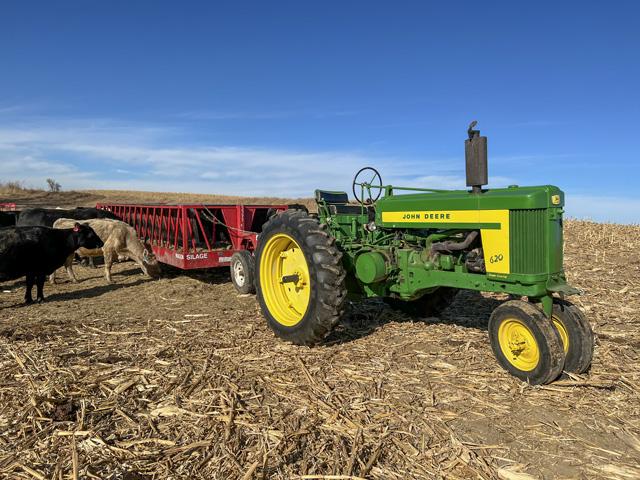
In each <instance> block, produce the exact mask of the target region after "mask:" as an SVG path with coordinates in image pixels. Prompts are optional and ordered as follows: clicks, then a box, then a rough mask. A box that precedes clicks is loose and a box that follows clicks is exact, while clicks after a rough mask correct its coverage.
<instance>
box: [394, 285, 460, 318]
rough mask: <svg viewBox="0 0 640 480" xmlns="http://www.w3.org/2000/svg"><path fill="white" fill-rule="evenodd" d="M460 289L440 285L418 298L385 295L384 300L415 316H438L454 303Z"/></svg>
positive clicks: (396, 308) (395, 308)
mask: <svg viewBox="0 0 640 480" xmlns="http://www.w3.org/2000/svg"><path fill="white" fill-rule="evenodd" d="M459 291H460V290H459V289H457V288H450V287H440V288H438V289H437V290H435V291H433V292H431V293H427V294H426V295H423V296H422V297H420V298H418V299H416V300H411V301H405V300H400V299H398V298H391V297H385V299H384V301H385V303H386V304H387V305H389V306H390V307H391V308H393V309H394V310H399V311H401V312H402V313H405V314H407V315H409V316H411V317H414V318H427V317H437V316H439V315H440V314H441V313H442V312H443V311H444V310H446V309H447V308H448V307H449V306H450V305H451V304H452V303H453V301H454V300H455V298H456V295H457V294H458V292H459Z"/></svg>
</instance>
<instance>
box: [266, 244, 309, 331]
mask: <svg viewBox="0 0 640 480" xmlns="http://www.w3.org/2000/svg"><path fill="white" fill-rule="evenodd" d="M259 268H260V288H261V290H262V296H263V298H264V302H265V304H266V306H267V308H268V309H269V312H270V313H271V315H272V316H273V318H274V319H275V320H276V321H277V322H278V323H281V324H282V325H285V326H287V327H292V326H294V325H296V324H297V323H298V322H300V321H301V320H302V318H303V317H304V314H305V313H306V312H307V308H308V306H309V297H310V293H311V286H310V285H309V267H308V266H307V261H306V259H305V258H304V253H303V252H302V249H301V248H300V245H298V243H297V242H296V241H295V240H294V239H293V238H291V237H290V236H289V235H287V234H284V233H279V234H276V235H274V236H273V237H271V238H270V239H269V240H268V241H267V243H266V245H265V246H264V249H263V250H262V255H261V257H260V265H259Z"/></svg>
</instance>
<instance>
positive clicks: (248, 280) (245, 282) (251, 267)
mask: <svg viewBox="0 0 640 480" xmlns="http://www.w3.org/2000/svg"><path fill="white" fill-rule="evenodd" d="M229 269H230V270H231V283H233V286H234V287H235V289H236V290H237V291H238V293H240V294H249V293H256V287H255V275H256V274H255V270H256V267H255V260H254V258H253V255H251V253H249V252H247V251H246V250H241V251H239V252H236V253H234V254H233V255H232V256H231V265H229Z"/></svg>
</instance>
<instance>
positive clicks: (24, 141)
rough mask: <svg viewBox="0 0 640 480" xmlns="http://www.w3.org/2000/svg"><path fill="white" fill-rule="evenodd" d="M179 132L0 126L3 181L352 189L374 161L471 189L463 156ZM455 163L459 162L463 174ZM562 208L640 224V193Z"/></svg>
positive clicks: (436, 183)
mask: <svg viewBox="0 0 640 480" xmlns="http://www.w3.org/2000/svg"><path fill="white" fill-rule="evenodd" d="M182 133H183V132H182V131H180V130H178V129H175V128H158V127H155V126H151V127H150V126H147V125H138V124H132V123H122V122H115V121H113V120H108V119H107V120H103V119H99V120H91V119H89V120H85V121H83V122H78V121H64V120H56V121H51V120H48V121H43V120H38V121H34V122H31V123H23V124H18V125H17V126H16V125H15V124H12V125H11V126H9V127H3V126H2V125H0V165H1V168H0V180H3V181H7V180H18V181H25V182H26V183H27V185H30V186H40V187H43V186H45V180H46V178H49V177H51V178H54V179H55V180H56V181H58V182H59V183H61V184H62V186H63V188H65V189H82V188H90V189H100V188H105V189H122V190H150V191H179V192H202V193H219V194H229V195H232V194H235V195H251V196H283V197H308V196H311V195H312V194H313V190H314V189H316V188H323V189H331V190H346V191H348V192H350V191H351V181H352V178H353V175H354V174H355V172H356V171H357V170H358V169H360V168H361V167H362V166H366V165H372V166H374V167H376V168H378V169H379V170H380V172H381V174H382V177H383V181H384V183H385V184H394V185H401V186H409V187H421V188H435V189H464V188H465V179H464V174H463V172H464V170H463V169H464V162H463V159H450V158H438V159H430V160H420V161H417V160H415V159H407V158H395V157H380V156H369V155H365V154H363V153H362V152H357V151H319V152H318V151H316V152H305V151H293V150H285V149H270V148H261V147H252V146H229V145H219V146H193V145H189V144H187V143H185V142H184V141H181V140H180V136H181V134H182ZM167 145H171V146H170V147H168V146H167ZM505 158H506V157H505ZM503 160H504V158H503ZM455 162H459V165H458V164H457V163H455ZM452 164H455V165H456V167H457V166H459V170H460V174H457V173H455V172H457V171H458V169H457V168H454V169H452V168H451V165H452ZM406 172H411V174H407V173H406ZM490 180H491V184H490V186H491V187H504V186H507V185H510V184H515V183H520V182H518V181H517V179H513V178H508V177H498V176H492V177H491V178H490ZM566 210H567V213H568V215H570V216H573V217H577V218H592V219H595V220H599V221H617V222H627V223H638V222H640V199H630V198H622V197H620V198H618V197H598V196H587V195H580V194H576V195H571V194H568V195H567V207H566Z"/></svg>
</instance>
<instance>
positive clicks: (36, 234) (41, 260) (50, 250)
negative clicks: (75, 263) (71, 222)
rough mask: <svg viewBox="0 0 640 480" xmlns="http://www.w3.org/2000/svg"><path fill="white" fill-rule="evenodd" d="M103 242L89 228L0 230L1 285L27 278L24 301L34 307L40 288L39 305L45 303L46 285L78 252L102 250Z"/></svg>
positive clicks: (9, 228) (19, 228)
mask: <svg viewBox="0 0 640 480" xmlns="http://www.w3.org/2000/svg"><path fill="white" fill-rule="evenodd" d="M102 246H103V243H102V240H100V237H98V235H96V232H94V231H93V229H92V228H91V227H89V226H87V225H81V224H79V223H76V224H75V226H74V227H73V228H64V229H54V228H49V227H5V228H0V282H4V281H7V280H15V279H17V278H20V277H23V276H25V275H26V277H27V292H26V293H25V296H24V300H25V302H26V303H32V302H33V298H32V297H31V289H32V288H33V284H34V283H35V284H36V287H37V297H36V298H37V301H38V302H42V301H43V300H44V293H43V291H42V289H43V287H44V281H45V279H46V277H47V276H49V275H51V274H52V273H53V272H54V271H56V269H58V268H60V267H61V266H62V265H64V262H65V260H66V259H67V257H68V256H69V255H71V254H72V253H73V252H75V251H76V250H77V249H78V248H80V247H84V248H89V249H93V248H101V247H102Z"/></svg>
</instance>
